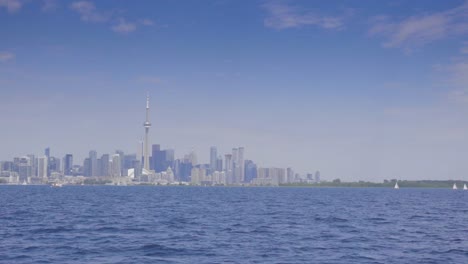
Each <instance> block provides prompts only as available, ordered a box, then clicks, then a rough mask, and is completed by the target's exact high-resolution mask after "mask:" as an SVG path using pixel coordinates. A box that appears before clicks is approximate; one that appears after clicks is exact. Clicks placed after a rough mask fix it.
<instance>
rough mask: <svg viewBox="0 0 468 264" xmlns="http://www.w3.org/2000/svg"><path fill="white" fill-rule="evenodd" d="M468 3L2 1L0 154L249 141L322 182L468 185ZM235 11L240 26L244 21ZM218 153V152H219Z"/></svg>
mask: <svg viewBox="0 0 468 264" xmlns="http://www.w3.org/2000/svg"><path fill="white" fill-rule="evenodd" d="M467 12H468V2H466V1H458V0H453V1H438V2H431V3H428V2H427V1H411V2H399V1H381V2H377V3H376V2H375V1H359V2H357V1H354V2H353V1H348V2H347V1H345V2H335V1H327V2H314V1H266V0H265V1H206V2H202V3H195V2H194V3H184V4H181V3H177V2H174V1H157V2H145V4H141V5H133V4H131V3H129V2H125V1H113V2H102V1H101V2H98V1H21V0H4V1H0V34H1V36H2V40H3V41H2V42H1V43H0V90H1V91H2V96H1V97H0V121H1V122H2V127H3V129H2V132H1V133H0V136H1V139H2V141H1V142H2V144H1V146H0V160H10V159H12V158H13V157H15V156H23V155H27V154H31V153H34V154H36V155H37V154H42V152H43V149H44V148H46V147H48V146H50V147H51V149H52V151H53V155H57V156H59V157H61V158H62V157H64V156H65V154H68V153H69V152H72V153H73V154H74V156H73V158H74V159H76V161H79V160H83V159H85V158H86V157H87V155H88V152H89V150H96V151H97V152H98V153H109V154H111V153H114V152H115V150H116V149H120V150H123V151H124V152H125V153H138V149H139V148H141V141H143V140H144V134H143V133H142V131H141V125H142V113H141V111H142V109H141V97H142V95H144V94H145V93H146V92H149V93H150V94H151V95H152V100H153V104H152V115H151V123H152V127H151V134H150V141H151V142H153V143H159V144H161V147H162V148H163V149H174V150H176V156H183V155H184V154H186V153H190V151H191V150H195V151H196V152H197V154H198V157H199V159H200V160H202V161H203V162H204V163H211V159H210V147H211V146H217V148H218V149H217V150H218V153H219V154H221V155H224V154H226V153H230V152H231V149H232V146H243V147H245V149H246V150H247V153H248V155H246V156H248V158H249V159H252V160H255V161H256V162H257V163H258V164H262V165H264V166H265V167H273V166H276V167H282V168H287V167H293V168H294V169H295V170H297V171H299V172H303V173H306V172H314V171H315V170H320V171H321V172H322V173H323V174H324V175H326V178H327V179H333V178H340V179H343V180H350V181H352V180H370V181H378V182H380V181H382V180H383V179H391V178H402V179H414V180H417V179H467V177H468V164H467V163H466V162H465V160H466V157H467V156H468V137H466V134H467V132H468V123H467V118H466V117H467V116H468V104H466V102H467V101H468V100H467V99H466V98H467V96H466V95H467V94H468V91H467V90H466V87H467V86H466V85H467V84H468V82H467V79H466V76H468V71H467V70H468V67H467V65H468V57H467V54H468V51H467V47H468V46H467V41H468V40H467V37H468V30H466V28H468V17H467V16H466V13H467ZM239 17H242V18H243V19H242V20H239ZM223 157H224V156H223Z"/></svg>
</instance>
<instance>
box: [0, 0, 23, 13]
mask: <svg viewBox="0 0 468 264" xmlns="http://www.w3.org/2000/svg"><path fill="white" fill-rule="evenodd" d="M22 6H23V3H22V2H21V1H20V0H0V7H4V8H6V10H7V11H8V13H15V12H16V11H18V10H20V9H21V7H22Z"/></svg>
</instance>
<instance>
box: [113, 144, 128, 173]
mask: <svg viewBox="0 0 468 264" xmlns="http://www.w3.org/2000/svg"><path fill="white" fill-rule="evenodd" d="M115 154H118V155H119V161H120V176H127V170H125V169H124V159H125V153H124V152H123V151H122V150H116V151H115Z"/></svg>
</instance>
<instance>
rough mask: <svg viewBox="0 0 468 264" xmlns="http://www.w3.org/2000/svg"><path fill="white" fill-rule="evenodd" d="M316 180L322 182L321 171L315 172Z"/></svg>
mask: <svg viewBox="0 0 468 264" xmlns="http://www.w3.org/2000/svg"><path fill="white" fill-rule="evenodd" d="M315 182H316V183H320V171H316V172H315Z"/></svg>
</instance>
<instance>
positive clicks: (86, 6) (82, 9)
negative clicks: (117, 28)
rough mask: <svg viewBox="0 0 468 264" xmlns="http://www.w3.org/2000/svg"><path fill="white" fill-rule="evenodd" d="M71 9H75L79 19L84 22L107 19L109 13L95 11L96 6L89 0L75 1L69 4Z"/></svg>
mask: <svg viewBox="0 0 468 264" xmlns="http://www.w3.org/2000/svg"><path fill="white" fill-rule="evenodd" d="M70 7H71V9H73V10H75V11H76V12H77V13H78V14H79V15H80V18H81V20H83V21H85V22H105V21H107V20H109V15H106V14H104V13H100V12H98V11H97V9H96V6H95V5H94V3H93V2H90V1H77V2H73V3H72V4H71V6H70Z"/></svg>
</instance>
